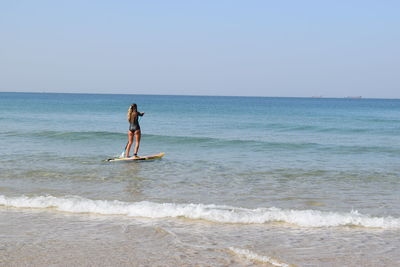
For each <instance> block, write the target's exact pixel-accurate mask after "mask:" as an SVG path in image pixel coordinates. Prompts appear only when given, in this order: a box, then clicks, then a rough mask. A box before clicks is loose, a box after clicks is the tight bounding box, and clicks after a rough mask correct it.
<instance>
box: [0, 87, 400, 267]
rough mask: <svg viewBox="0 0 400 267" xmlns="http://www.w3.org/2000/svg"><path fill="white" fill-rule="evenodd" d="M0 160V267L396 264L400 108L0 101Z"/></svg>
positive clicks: (204, 101) (102, 97)
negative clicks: (134, 138)
mask: <svg viewBox="0 0 400 267" xmlns="http://www.w3.org/2000/svg"><path fill="white" fill-rule="evenodd" d="M131 103H137V104H138V110H139V111H141V112H145V115H144V116H143V117H142V118H141V120H140V126H141V129H142V140H141V144H140V149H139V155H151V154H155V153H159V152H165V156H164V158H163V159H161V160H154V161H142V162H131V163H121V162H113V163H110V162H106V161H105V160H106V159H107V158H110V157H114V156H118V155H120V154H121V152H122V151H123V149H124V147H125V144H126V142H127V131H128V122H127V119H126V113H127V110H128V108H129V106H130V104H131ZM0 155H1V157H0V265H1V266H26V265H30V266H45V265H53V266H54V265H56V266H70V265H72V264H75V265H78V266H265V265H266V266H400V254H399V253H398V252H399V248H400V194H399V192H400V100H395V99H346V98H344V99H329V98H269V97H224V96H165V95H111V94H109V95H106V94H56V93H54V94H53V93H0Z"/></svg>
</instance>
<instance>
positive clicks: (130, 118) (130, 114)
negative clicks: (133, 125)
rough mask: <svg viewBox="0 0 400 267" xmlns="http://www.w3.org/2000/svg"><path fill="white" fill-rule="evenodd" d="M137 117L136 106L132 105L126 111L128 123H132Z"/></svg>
mask: <svg viewBox="0 0 400 267" xmlns="http://www.w3.org/2000/svg"><path fill="white" fill-rule="evenodd" d="M137 116H138V111H137V105H136V104H132V105H131V106H130V107H129V109H128V121H129V122H133V121H135V120H136V118H137Z"/></svg>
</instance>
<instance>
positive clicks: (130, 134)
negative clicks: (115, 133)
mask: <svg viewBox="0 0 400 267" xmlns="http://www.w3.org/2000/svg"><path fill="white" fill-rule="evenodd" d="M132 143H133V133H132V132H131V131H128V145H127V146H126V150H125V157H127V158H128V157H129V150H131V146H132Z"/></svg>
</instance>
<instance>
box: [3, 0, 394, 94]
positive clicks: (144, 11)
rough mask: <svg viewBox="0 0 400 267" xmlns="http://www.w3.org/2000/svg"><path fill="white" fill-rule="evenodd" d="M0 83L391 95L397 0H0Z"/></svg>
mask: <svg viewBox="0 0 400 267" xmlns="http://www.w3.org/2000/svg"><path fill="white" fill-rule="evenodd" d="M0 91H2V92H4V91H8V92H10V91H13V92H18V91H31V92H86V93H132V94H135V93H141V94H191V95H255V96H305V97H307V96H315V95H322V96H326V97H346V96H358V95H361V96H363V97H385V98H400V1H395V0H393V1H390V0H375V1H369V0H360V1H355V0H326V1H322V0H314V1H311V0H302V1H299V0H292V1H289V0H281V1H272V0H271V1H268V0H260V1H257V0H249V1H245V0H242V1H235V0H210V1H208V0H201V1H191V0H181V1H174V0H168V1H167V0H160V1H152V0H146V1H122V0H120V1H118V0H116V1H100V0H96V1H94V0H93V1H91V0H66V1H61V0H60V1H54V0H48V1H44V0H35V1H31V0H25V1H24V0H18V1H17V0H16V1H7V0H0Z"/></svg>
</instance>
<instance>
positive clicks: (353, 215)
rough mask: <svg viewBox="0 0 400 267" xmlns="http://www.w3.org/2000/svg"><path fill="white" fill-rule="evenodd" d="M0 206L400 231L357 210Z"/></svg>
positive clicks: (39, 200)
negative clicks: (349, 226) (346, 211)
mask: <svg viewBox="0 0 400 267" xmlns="http://www.w3.org/2000/svg"><path fill="white" fill-rule="evenodd" d="M0 205H3V206H6V207H18V208H43V209H54V210H58V211H65V212H72V213H97V214H110V215H111V214H114V215H126V216H133V217H146V218H167V217H185V218H189V219H201V220H207V221H212V222H219V223H244V224H251V223H254V224H261V223H268V222H285V223H289V224H294V225H298V226H302V227H332V226H345V225H353V226H362V227H376V228H384V229H400V218H393V217H390V216H389V217H373V216H369V215H363V214H360V213H358V212H357V211H351V212H348V213H339V212H324V211H317V210H284V209H279V208H274V207H272V208H257V209H246V208H236V207H230V206H220V205H204V204H175V203H161V204H160V203H153V202H148V201H141V202H122V201H118V200H91V199H86V198H82V197H78V196H68V197H53V196H38V197H27V196H21V197H7V196H4V195H0Z"/></svg>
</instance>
